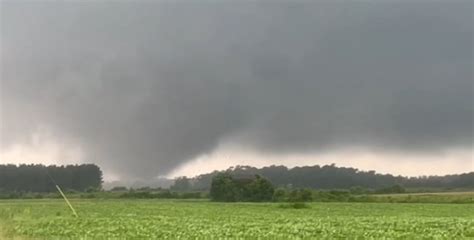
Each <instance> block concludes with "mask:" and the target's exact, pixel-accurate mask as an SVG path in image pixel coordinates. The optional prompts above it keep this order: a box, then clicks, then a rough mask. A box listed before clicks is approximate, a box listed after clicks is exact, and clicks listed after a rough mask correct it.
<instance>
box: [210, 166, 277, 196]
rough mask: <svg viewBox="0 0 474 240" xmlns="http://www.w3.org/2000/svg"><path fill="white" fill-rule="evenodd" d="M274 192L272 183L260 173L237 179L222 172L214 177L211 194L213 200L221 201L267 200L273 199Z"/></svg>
mask: <svg viewBox="0 0 474 240" xmlns="http://www.w3.org/2000/svg"><path fill="white" fill-rule="evenodd" d="M273 192H274V188H273V185H272V183H271V182H270V181H268V180H266V179H265V178H262V177H260V176H259V175H256V176H255V178H253V179H251V178H240V179H236V178H234V177H232V176H231V175H230V174H227V173H221V174H218V175H216V176H215V177H214V178H213V179H212V183H211V190H210V193H209V195H210V197H211V200H213V201H220V202H236V201H245V202H265V201H271V200H272V198H273Z"/></svg>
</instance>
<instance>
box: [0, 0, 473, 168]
mask: <svg viewBox="0 0 474 240" xmlns="http://www.w3.org/2000/svg"><path fill="white" fill-rule="evenodd" d="M472 12H473V5H472V2H470V1H442V2H426V1H415V2H406V1H400V2H397V1H364V2H342V1H333V2H329V1H328V2H324V1H316V2H293V3H290V2H288V3H284V2H266V1H262V2H247V1H242V2H239V1H237V2H236V1H223V2H219V3H217V2H198V1H177V2H173V1H157V2H151V1H150V2H143V1H140V2H132V1H130V2H128V1H125V2H119V1H117V2H115V1H114V2H111V1H104V2H98V1H94V2H92V1H91V2H76V1H64V2H56V1H53V2H51V1H44V2H41V1H38V2H21V1H2V2H1V36H0V37H1V85H0V87H1V95H0V100H1V129H0V130H1V143H2V144H1V146H0V148H1V149H0V151H1V150H2V149H8V148H9V147H11V146H13V145H15V144H21V143H26V142H28V139H29V138H30V137H31V136H32V135H34V134H35V133H36V132H37V130H38V129H48V131H49V132H50V134H51V135H52V136H55V138H56V139H57V140H58V141H60V142H61V143H65V144H70V145H71V146H78V147H79V148H80V149H82V150H83V151H84V158H85V161H88V162H91V161H92V162H96V163H98V164H100V165H101V166H103V167H105V168H107V169H112V170H113V171H115V172H117V173H119V174H121V175H122V176H132V177H136V176H155V175H158V174H166V173H169V172H170V171H171V170H173V169H175V168H176V167H177V166H180V165H181V164H183V163H186V162H187V161H189V160H190V159H193V158H196V157H197V156H200V155H202V154H205V153H207V152H211V151H213V150H214V149H215V148H216V147H217V146H218V145H219V144H221V143H223V142H229V143H232V144H237V145H244V146H250V147H252V148H255V149H258V150H259V151H263V152H265V151H268V152H271V153H276V154H278V153H289V152H293V153H299V152H308V151H310V152H318V151H328V149H335V151H337V149H341V148H345V147H354V146H356V147H359V146H362V147H367V148H374V149H385V150H387V151H401V152H404V151H415V152H423V153H429V152H433V151H438V150H439V149H454V148H467V149H472V144H473V134H474V130H473V128H474V127H473V115H474V112H473V107H472V104H473V100H474V93H473V91H474V90H473V89H474V86H473V84H474V83H473V70H472V66H473V50H472V49H473V24H472V22H473V17H472ZM222 161H225V159H223V160H222Z"/></svg>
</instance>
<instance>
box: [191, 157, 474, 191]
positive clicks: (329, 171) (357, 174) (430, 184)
mask: <svg viewBox="0 0 474 240" xmlns="http://www.w3.org/2000/svg"><path fill="white" fill-rule="evenodd" d="M220 173H226V174H229V175H231V176H233V177H235V178H242V177H243V178H246V177H251V176H255V175H260V176H262V177H264V178H266V179H268V180H269V181H270V182H271V183H272V184H273V185H274V186H278V187H289V186H291V188H311V189H319V190H330V189H351V188H354V189H351V190H353V194H367V193H369V189H381V188H385V187H387V186H394V185H400V186H403V187H405V188H419V189H420V188H425V189H429V188H437V191H440V189H443V190H445V189H449V188H461V189H465V190H472V189H474V172H472V171H471V172H469V173H463V174H455V175H446V176H429V177H426V176H424V177H410V178H409V177H402V176H393V175H390V174H379V173H376V172H375V171H360V170H358V169H355V168H345V167H337V166H335V165H334V164H331V165H326V166H318V165H315V166H304V167H294V168H287V167H285V166H269V167H263V168H255V167H251V166H236V167H231V168H229V169H227V170H225V171H222V172H218V171H214V172H212V173H208V174H202V175H199V176H197V177H195V178H193V179H192V182H193V188H195V189H199V190H209V189H210V186H211V182H212V178H213V177H214V176H216V175H218V174H220ZM356 186H358V188H356Z"/></svg>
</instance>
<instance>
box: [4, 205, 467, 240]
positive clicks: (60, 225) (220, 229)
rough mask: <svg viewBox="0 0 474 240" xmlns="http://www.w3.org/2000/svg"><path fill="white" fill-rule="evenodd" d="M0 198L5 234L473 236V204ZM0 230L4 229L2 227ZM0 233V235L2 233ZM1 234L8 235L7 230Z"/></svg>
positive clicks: (53, 236)
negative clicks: (297, 204) (290, 205)
mask: <svg viewBox="0 0 474 240" xmlns="http://www.w3.org/2000/svg"><path fill="white" fill-rule="evenodd" d="M71 203H72V204H73V205H74V206H75V208H76V210H77V212H78V214H79V218H75V217H73V216H72V214H71V212H70V210H69V209H68V207H67V206H66V204H65V203H64V202H63V201H62V200H51V199H42V200H6V201H0V226H2V229H3V234H4V236H7V238H15V237H16V238H26V239H27V238H34V239H117V238H119V239H137V238H139V239H162V238H163V239H169V238H171V239H212V238H233V239H235V238H238V239H242V238H243V239H256V238H260V239H314V238H323V239H324V238H326V239H334V238H342V239H346V238H349V239H380V238H390V239H407V238H409V239H413V238H417V239H419V238H430V239H431V238H437V239H454V238H456V239H459V238H461V239H462V238H469V237H471V238H472V237H474V230H473V229H474V222H473V219H474V205H472V204H419V203H415V204H412V203H404V204H400V203H309V204H308V205H309V206H310V207H309V208H303V209H295V208H281V207H279V206H280V204H278V203H214V202H207V201H191V200H187V201H186V200H125V199H120V200H118V199H115V200H112V199H109V200H100V199H94V200H71ZM0 234H1V233H0ZM0 238H2V237H1V235H0ZM2 239H3V238H2Z"/></svg>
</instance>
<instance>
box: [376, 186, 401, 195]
mask: <svg viewBox="0 0 474 240" xmlns="http://www.w3.org/2000/svg"><path fill="white" fill-rule="evenodd" d="M375 193H384V194H386V193H405V188H403V187H402V186H400V185H398V184H396V185H393V186H391V187H385V188H381V189H378V190H377V191H375Z"/></svg>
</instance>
